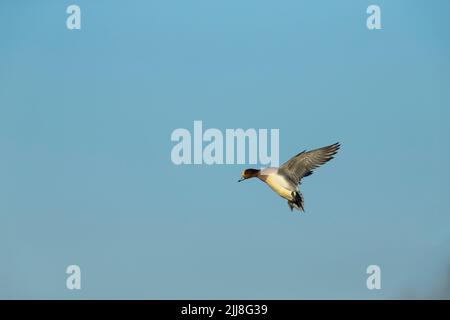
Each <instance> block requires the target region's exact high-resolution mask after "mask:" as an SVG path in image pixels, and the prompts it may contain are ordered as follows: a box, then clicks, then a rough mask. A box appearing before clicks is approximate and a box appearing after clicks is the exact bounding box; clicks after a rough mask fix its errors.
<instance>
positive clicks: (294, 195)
mask: <svg viewBox="0 0 450 320" xmlns="http://www.w3.org/2000/svg"><path fill="white" fill-rule="evenodd" d="M339 148H340V144H339V143H335V144H332V145H329V146H326V147H323V148H319V149H315V150H311V151H302V152H300V153H299V154H297V155H295V156H294V157H292V158H291V159H289V160H288V161H286V162H285V163H283V164H282V165H281V166H280V167H279V168H265V169H261V170H258V169H245V170H244V171H243V172H242V176H241V179H239V180H238V181H239V182H241V181H243V180H246V179H250V178H254V177H256V178H258V179H260V180H262V181H264V182H265V183H266V184H267V185H268V186H269V187H270V188H272V190H273V191H275V192H276V193H277V194H278V195H279V196H281V197H282V198H284V199H286V200H287V203H288V206H289V208H290V209H291V211H292V210H293V209H294V208H295V209H297V210H300V211H305V209H304V206H303V205H304V200H303V195H302V193H301V192H300V190H299V186H300V181H301V180H302V178H304V177H307V176H310V175H311V174H312V173H313V170H314V169H316V168H317V167H319V166H321V165H322V164H324V163H326V162H328V161H330V160H331V159H333V156H334V155H335V154H336V153H337V151H338V150H339Z"/></svg>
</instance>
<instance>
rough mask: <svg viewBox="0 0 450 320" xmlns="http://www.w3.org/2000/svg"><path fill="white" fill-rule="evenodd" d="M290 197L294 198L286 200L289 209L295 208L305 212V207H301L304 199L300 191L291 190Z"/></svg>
mask: <svg viewBox="0 0 450 320" xmlns="http://www.w3.org/2000/svg"><path fill="white" fill-rule="evenodd" d="M292 197H293V198H294V199H293V200H288V206H289V208H290V209H291V211H292V210H293V209H297V210H299V211H303V212H305V208H304V207H303V204H304V200H303V195H302V194H301V192H300V191H293V192H292Z"/></svg>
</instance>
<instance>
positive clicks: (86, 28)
mask: <svg viewBox="0 0 450 320" xmlns="http://www.w3.org/2000/svg"><path fill="white" fill-rule="evenodd" d="M74 3H75V4H77V5H79V6H80V7H81V12H82V22H81V25H82V28H81V30H74V31H70V30H68V29H67V28H66V18H67V14H66V8H67V6H68V5H70V4H74ZM370 4H378V5H379V6H380V7H381V19H382V30H375V31H369V30H368V29H367V28H366V18H367V14H366V8H367V6H369V5H370ZM449 10H450V3H449V2H448V1H444V0H441V1H432V2H430V1H375V2H374V1H363V0H359V1H340V2H337V1H282V2H274V1H256V0H249V1H235V0H230V1H206V0H201V1H200V0H194V1H132V2H131V3H128V2H127V3H126V2H124V1H99V0H96V1H82V0H78V1H73V2H72V1H70V2H69V1H2V2H1V4H0V35H1V37H0V39H1V41H0V58H1V59H0V150H1V151H0V152H1V153H0V154H1V157H0V177H1V178H0V219H1V223H0V297H1V298H31V299H36V298H39V299H46V298H58V299H78V298H85V299H93V298H119V299H132V298H135V299H179V298H190V299H197V298H202V299H207V298H211V299H220V298H236V299H240V298H246V299H251V298H254V299H260V298H261V299H263V298H266V299H309V298H324V299H329V298H337V299H347V298H361V299H379V298H388V299H390V298H402V297H406V298H409V297H425V298H436V297H440V294H441V292H442V290H444V289H445V287H446V285H448V282H449V281H450V279H449V278H448V277H447V273H448V269H449V265H450V254H449V252H450V232H449V225H450V210H449V209H450V205H449V203H448V194H449V190H450V182H449V181H450V169H449V166H448V163H449V161H450V144H449V137H450V129H449V126H448V120H449V115H450V111H449V108H448V107H449V105H450V90H449V85H450V59H449V57H450V36H449V30H450V21H449V20H448V12H449ZM194 120H202V121H203V125H204V127H205V128H219V129H221V130H225V129H226V128H278V129H280V160H281V162H283V161H284V160H287V159H288V158H289V157H291V156H292V155H294V154H296V153H297V152H299V151H301V150H303V149H310V148H315V147H320V146H323V145H327V144H330V143H334V142H336V141H340V142H341V143H342V149H341V151H340V152H339V154H338V156H337V157H336V159H334V160H333V161H332V162H330V163H328V164H327V165H325V166H323V167H321V168H320V169H318V170H317V171H316V172H315V173H314V175H313V176H311V177H308V178H306V179H305V181H304V183H303V185H302V192H303V194H304V197H305V208H306V214H304V215H298V214H294V213H291V212H290V211H289V209H288V207H287V205H286V203H285V201H284V200H283V199H281V198H279V197H277V196H276V195H275V194H274V193H272V192H271V190H270V189H269V188H267V186H265V185H264V184H262V183H261V182H259V181H256V180H255V181H246V182H245V183H241V184H237V183H236V181H237V179H238V178H239V176H240V173H241V171H242V169H244V168H245V167H246V166H245V165H244V166H243V165H222V166H220V165H215V166H214V165H213V166H207V165H200V166H194V165H192V166H188V165H185V166H175V165H174V164H173V163H172V162H171V159H170V152H171V149H172V147H173V145H174V143H173V142H171V141H170V135H171V133H172V131H173V130H174V129H176V128H188V129H191V130H192V126H193V121H194ZM71 264H77V265H79V266H80V267H81V270H82V290H80V291H70V290H67V289H66V286H65V284H66V277H67V275H66V274H65V269H66V267H67V266H68V265H71ZM371 264H377V265H379V266H380V267H381V270H382V289H381V290H368V289H367V288H366V278H367V275H366V273H365V271H366V267H367V266H368V265H371Z"/></svg>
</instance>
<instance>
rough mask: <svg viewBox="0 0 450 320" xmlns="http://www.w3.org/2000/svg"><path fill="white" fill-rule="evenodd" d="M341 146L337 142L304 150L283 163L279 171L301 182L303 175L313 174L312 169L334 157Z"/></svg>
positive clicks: (296, 181) (294, 180) (292, 179)
mask: <svg viewBox="0 0 450 320" xmlns="http://www.w3.org/2000/svg"><path fill="white" fill-rule="evenodd" d="M339 148H340V144H339V143H335V144H332V145H329V146H326V147H323V148H319V149H315V150H311V151H307V152H305V151H302V152H300V153H299V154H297V155H296V156H294V157H292V158H291V159H289V160H288V161H286V162H285V163H284V164H282V165H281V167H280V168H279V169H278V172H279V173H280V174H282V175H284V176H286V177H287V178H289V179H290V180H291V181H292V182H294V183H295V184H299V183H300V180H301V179H302V178H303V177H307V176H309V175H311V174H312V170H314V169H316V168H317V167H319V166H321V165H322V164H324V163H326V162H328V161H330V160H331V159H333V156H334V155H335V154H336V153H337V151H338V150H339Z"/></svg>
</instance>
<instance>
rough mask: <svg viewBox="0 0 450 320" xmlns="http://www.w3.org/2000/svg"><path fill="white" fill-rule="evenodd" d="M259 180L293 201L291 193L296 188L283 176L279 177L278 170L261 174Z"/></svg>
mask: <svg viewBox="0 0 450 320" xmlns="http://www.w3.org/2000/svg"><path fill="white" fill-rule="evenodd" d="M259 179H261V180H262V181H264V182H265V183H267V185H268V186H269V187H270V188H272V190H273V191H275V192H276V193H277V194H278V195H280V196H281V197H283V198H285V199H287V200H292V198H293V197H292V194H291V193H292V191H295V188H293V186H292V184H290V183H289V182H288V181H287V180H286V179H285V178H284V177H283V176H281V175H279V174H278V173H277V172H276V170H275V171H272V170H270V171H266V172H264V171H263V172H261V174H260V175H259Z"/></svg>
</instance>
